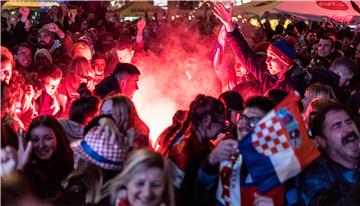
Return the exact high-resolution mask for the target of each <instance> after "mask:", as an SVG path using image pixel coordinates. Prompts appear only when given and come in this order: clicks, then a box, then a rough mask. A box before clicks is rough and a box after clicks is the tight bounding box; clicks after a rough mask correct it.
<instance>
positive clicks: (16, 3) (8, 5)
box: [1, 1, 59, 9]
mask: <svg viewBox="0 0 360 206" xmlns="http://www.w3.org/2000/svg"><path fill="white" fill-rule="evenodd" d="M52 6H59V3H58V2H55V1H7V2H5V3H4V4H3V5H2V7H1V9H16V8H19V7H29V8H34V7H52Z"/></svg>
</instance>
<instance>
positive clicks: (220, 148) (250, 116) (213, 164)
mask: <svg viewBox="0 0 360 206" xmlns="http://www.w3.org/2000/svg"><path fill="white" fill-rule="evenodd" d="M298 100H299V97H298V96H297V95H295V94H290V95H289V96H288V97H286V98H285V99H284V100H283V101H282V102H281V103H280V104H279V105H278V106H277V107H276V108H274V109H272V108H273V106H272V107H271V106H270V105H274V103H273V104H271V101H270V100H268V99H267V100H266V97H254V98H252V99H249V100H248V101H247V102H246V104H245V109H244V111H243V113H242V114H241V117H240V121H239V123H238V138H239V139H238V141H239V142H237V141H235V140H224V141H222V142H220V143H219V144H218V145H217V146H216V147H215V148H214V149H213V150H212V152H211V153H210V155H209V156H208V158H207V162H206V163H204V164H202V165H203V166H202V167H201V168H200V170H199V172H198V179H197V188H198V189H199V190H198V194H203V193H205V191H201V190H204V189H205V190H206V189H208V191H210V192H211V191H214V190H216V189H214V188H216V183H217V182H218V187H217V192H216V202H217V205H284V204H285V202H287V203H289V202H291V203H294V202H296V201H297V198H296V197H289V196H288V195H287V194H286V200H285V184H284V183H285V182H286V181H287V180H289V179H290V178H293V177H295V176H296V175H298V174H299V173H300V172H301V171H302V170H303V169H304V168H305V167H306V166H307V165H308V164H310V162H311V161H313V160H314V159H316V158H317V157H318V156H319V152H318V151H317V149H316V147H315V145H314V144H313V142H311V140H310V139H309V138H308V136H307V133H306V130H305V127H304V123H303V121H302V119H301V116H300V111H299V108H298V106H297V101H298ZM269 107H270V108H269ZM271 109H272V110H271ZM236 149H237V150H238V151H239V152H240V154H239V153H234V151H236ZM219 167H220V170H216V168H219ZM217 178H218V179H219V180H218V181H216V179H217ZM201 188H203V189H201ZM199 196H200V195H199ZM291 198H294V199H291Z"/></svg>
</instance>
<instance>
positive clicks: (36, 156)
mask: <svg viewBox="0 0 360 206" xmlns="http://www.w3.org/2000/svg"><path fill="white" fill-rule="evenodd" d="M25 139H26V141H28V142H29V141H31V143H32V145H33V146H32V153H31V156H30V159H29V162H28V163H27V164H26V166H25V168H24V172H25V174H26V175H27V176H28V177H29V179H30V181H31V183H32V184H33V185H34V186H35V189H36V192H37V194H38V195H39V197H41V198H51V197H56V196H57V195H59V193H60V192H61V191H62V188H61V184H60V182H61V181H62V180H63V179H65V177H66V176H67V175H68V174H69V173H70V172H71V171H72V168H73V153H72V151H71V148H70V145H69V141H68V140H67V139H66V136H65V133H64V130H63V128H62V127H61V125H60V124H59V123H58V122H57V120H56V119H55V118H54V117H52V116H39V117H37V118H36V119H34V120H33V121H32V122H31V124H30V126H29V129H28V131H27V133H26V136H25Z"/></svg>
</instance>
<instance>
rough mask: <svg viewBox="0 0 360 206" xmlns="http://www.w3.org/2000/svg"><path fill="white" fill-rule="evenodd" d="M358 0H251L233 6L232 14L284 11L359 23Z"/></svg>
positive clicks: (302, 17) (295, 14)
mask: <svg viewBox="0 0 360 206" xmlns="http://www.w3.org/2000/svg"><path fill="white" fill-rule="evenodd" d="M356 7H360V2H359V1H349V0H343V1H340V0H336V1H335V0H334V1H332V0H323V1H321V0H303V1H299V0H282V1H252V2H250V3H246V4H243V5H240V6H237V7H235V8H234V14H235V15H238V14H241V13H243V14H253V15H261V14H262V13H264V12H265V11H269V12H270V13H286V14H289V15H292V16H295V17H297V18H301V19H309V20H314V21H322V20H323V18H327V19H329V20H331V21H335V22H339V23H351V24H359V23H360V11H357V10H358V8H356Z"/></svg>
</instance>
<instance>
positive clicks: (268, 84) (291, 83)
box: [227, 29, 310, 95]
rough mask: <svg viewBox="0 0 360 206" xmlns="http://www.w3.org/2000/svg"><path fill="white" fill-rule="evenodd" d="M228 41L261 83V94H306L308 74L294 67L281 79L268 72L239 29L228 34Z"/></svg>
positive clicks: (248, 69)
mask: <svg viewBox="0 0 360 206" xmlns="http://www.w3.org/2000/svg"><path fill="white" fill-rule="evenodd" d="M227 36H228V41H229V44H230V46H231V48H232V49H233V51H234V54H235V55H236V56H237V57H238V58H239V60H240V61H241V63H242V65H244V66H245V68H246V69H247V71H248V72H250V73H252V74H253V75H254V77H255V79H256V80H258V81H259V82H260V91H259V92H260V93H262V94H264V93H266V92H268V91H269V90H271V89H275V88H276V89H282V90H285V91H288V92H290V91H293V90H296V91H298V92H299V93H300V94H301V95H303V94H304V92H305V89H306V87H307V85H308V78H310V76H308V73H307V72H306V71H304V70H302V69H301V68H299V67H297V66H296V65H293V66H291V67H290V68H289V70H288V71H287V72H285V73H284V74H283V75H282V76H281V77H280V78H278V77H276V76H275V75H271V74H270V73H269V72H268V69H267V65H266V62H265V61H263V60H262V59H261V57H260V56H258V55H256V53H255V52H254V51H252V50H251V49H250V47H249V45H248V43H247V42H246V40H245V39H244V37H243V36H242V35H241V33H240V32H239V30H238V29H235V30H234V31H233V32H230V33H228V34H227Z"/></svg>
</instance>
